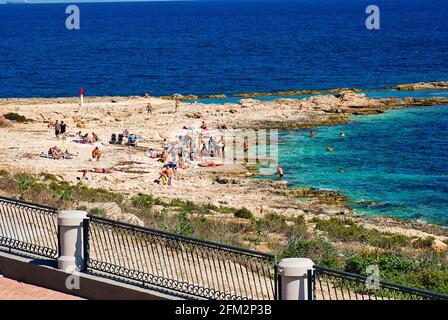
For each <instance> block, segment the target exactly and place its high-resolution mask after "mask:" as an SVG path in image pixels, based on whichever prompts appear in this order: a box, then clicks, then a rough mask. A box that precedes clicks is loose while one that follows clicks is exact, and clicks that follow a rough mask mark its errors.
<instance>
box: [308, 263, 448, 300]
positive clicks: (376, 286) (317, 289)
mask: <svg viewBox="0 0 448 320" xmlns="http://www.w3.org/2000/svg"><path fill="white" fill-rule="evenodd" d="M308 290H309V291H311V292H312V294H311V295H308V297H309V298H310V299H313V300H448V296H447V295H442V294H437V293H434V292H430V291H426V290H420V289H416V288H409V287H405V286H401V285H398V284H394V283H389V282H386V281H381V280H379V279H378V280H375V279H374V278H370V277H365V276H362V275H358V274H353V273H348V272H343V271H339V270H335V269H330V268H324V267H318V266H314V270H309V271H308Z"/></svg>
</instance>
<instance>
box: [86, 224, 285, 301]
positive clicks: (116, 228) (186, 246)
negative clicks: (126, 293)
mask: <svg viewBox="0 0 448 320" xmlns="http://www.w3.org/2000/svg"><path fill="white" fill-rule="evenodd" d="M89 218H90V220H86V222H85V223H84V235H85V241H84V243H85V248H84V252H85V261H86V265H85V269H86V270H87V271H89V270H93V271H97V272H100V273H105V274H108V275H113V276H118V277H121V278H124V279H131V280H134V281H137V282H139V283H142V284H144V285H152V286H157V287H161V288H165V289H169V290H174V291H177V292H181V293H186V294H189V295H192V296H196V297H201V298H206V299H223V300H231V299H254V300H274V299H276V298H277V285H276V281H277V276H276V268H275V265H276V262H275V258H274V256H272V255H269V254H263V253H259V252H254V251H250V250H245V249H240V248H236V247H231V246H226V245H222V244H218V243H212V242H208V241H202V240H198V239H194V238H190V237H184V236H180V235H175V234H171V233H166V232H162V231H157V230H152V229H147V228H143V227H138V226H134V225H130V224H126V223H121V222H116V221H112V220H109V219H105V218H100V217H95V216H89Z"/></svg>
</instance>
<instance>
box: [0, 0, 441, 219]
mask: <svg viewBox="0 0 448 320" xmlns="http://www.w3.org/2000/svg"><path fill="white" fill-rule="evenodd" d="M370 4H375V5H377V6H379V8H380V10H381V29H380V30H367V29H366V27H365V19H366V16H367V15H366V14H365V9H366V7H367V5H370ZM78 6H79V8H80V10H81V29H80V30H76V31H75V30H71V31H69V30H67V29H66V28H65V19H66V17H67V15H66V14H65V8H66V5H61V4H54V5H10V6H6V5H0V97H31V96H46V97H54V96H75V95H77V94H78V92H79V88H80V87H84V88H85V89H86V94H87V95H134V94H135V95H140V94H143V93H144V92H146V91H148V92H150V93H151V94H152V95H166V94H172V93H182V94H189V93H193V94H212V93H224V94H227V95H231V94H234V93H241V92H274V91H285V90H299V89H328V88H336V87H357V88H364V89H369V90H370V91H369V92H368V93H367V94H368V95H370V96H372V97H384V96H390V95H394V96H437V95H440V96H446V95H448V92H447V91H436V92H434V91H422V92H400V91H382V90H381V89H382V88H384V87H385V86H393V85H396V84H399V83H408V82H416V81H436V80H448V23H447V21H448V1H446V0H433V1H428V0H394V1H392V0H375V1H373V2H372V1H367V0H297V1H289V2H285V1H201V2H149V3H113V4H105V3H103V4H99V3H96V4H79V5H78ZM263 99H266V100H269V99H273V98H272V97H266V98H263ZM234 101H235V99H233V100H232V98H228V99H226V100H210V101H209V102H234ZM447 119H448V107H447V106H440V107H430V108H429V107H428V108H419V109H403V110H393V111H390V112H387V113H385V114H382V115H375V116H362V117H355V118H354V119H353V120H354V121H353V123H351V124H347V125H343V126H337V127H322V128H318V129H317V130H316V132H317V135H316V137H315V138H312V139H310V138H308V137H307V132H306V131H288V132H282V133H281V137H280V142H281V144H280V162H281V165H282V166H283V167H284V168H285V170H286V176H285V180H287V181H288V182H290V183H291V184H292V185H294V186H312V187H317V188H325V189H338V190H341V191H342V192H344V193H346V194H347V195H349V196H351V197H352V201H351V205H352V206H353V207H354V208H355V209H356V210H357V212H358V213H360V214H376V215H393V216H397V217H402V218H410V219H422V220H427V221H432V222H437V223H440V224H445V225H447V224H448V213H447V212H446V210H447V208H448V175H447V172H448V171H447V169H446V168H447V162H448V161H447V160H448V130H447V129H448V120H447ZM340 131H344V132H345V133H346V135H347V136H346V137H345V138H340V137H339V136H338V133H339V132H340ZM328 145H333V146H334V147H335V151H334V152H333V153H327V152H326V151H325V149H326V147H327V146H328ZM339 168H344V170H345V172H344V173H341V172H339Z"/></svg>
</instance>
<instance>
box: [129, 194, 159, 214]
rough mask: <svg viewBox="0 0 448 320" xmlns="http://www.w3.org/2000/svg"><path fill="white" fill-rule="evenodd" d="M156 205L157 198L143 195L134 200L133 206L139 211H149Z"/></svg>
mask: <svg viewBox="0 0 448 320" xmlns="http://www.w3.org/2000/svg"><path fill="white" fill-rule="evenodd" d="M155 203H156V198H154V197H153V196H152V195H150V194H141V193H139V194H138V195H137V196H135V197H133V198H132V205H133V206H134V207H136V208H139V209H144V210H149V209H151V208H152V207H153V206H154V205H155Z"/></svg>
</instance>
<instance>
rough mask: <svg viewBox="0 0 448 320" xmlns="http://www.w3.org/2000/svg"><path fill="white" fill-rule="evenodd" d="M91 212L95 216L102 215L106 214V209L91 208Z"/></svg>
mask: <svg viewBox="0 0 448 320" xmlns="http://www.w3.org/2000/svg"><path fill="white" fill-rule="evenodd" d="M89 213H90V214H91V215H94V216H100V217H105V216H106V210H104V209H103V208H93V209H90V211H89Z"/></svg>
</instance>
